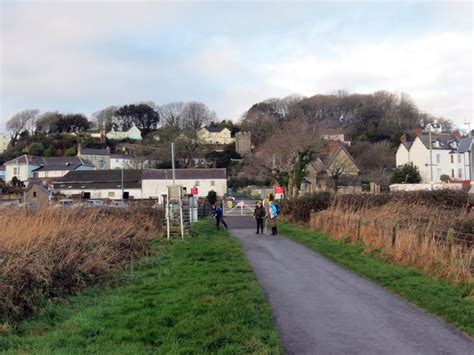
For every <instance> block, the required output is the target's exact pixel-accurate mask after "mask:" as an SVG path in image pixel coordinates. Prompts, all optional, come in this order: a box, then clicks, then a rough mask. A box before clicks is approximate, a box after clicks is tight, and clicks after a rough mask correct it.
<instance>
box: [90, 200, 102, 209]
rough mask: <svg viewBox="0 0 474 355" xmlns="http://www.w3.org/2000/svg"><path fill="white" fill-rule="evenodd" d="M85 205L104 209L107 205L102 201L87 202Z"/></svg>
mask: <svg viewBox="0 0 474 355" xmlns="http://www.w3.org/2000/svg"><path fill="white" fill-rule="evenodd" d="M85 203H87V204H89V205H90V206H92V207H104V206H105V203H104V201H102V200H87V201H86V202H85Z"/></svg>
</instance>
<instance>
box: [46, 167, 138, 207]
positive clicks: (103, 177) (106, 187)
mask: <svg viewBox="0 0 474 355" xmlns="http://www.w3.org/2000/svg"><path fill="white" fill-rule="evenodd" d="M141 180H142V171H141V170H123V175H122V171H121V170H95V171H72V172H70V173H68V174H66V175H65V176H64V177H63V178H61V179H58V180H56V181H54V183H53V187H54V191H55V192H59V193H61V194H63V195H65V196H66V197H79V196H80V197H82V198H86V199H89V198H91V199H111V200H121V199H122V191H123V193H124V194H123V197H124V199H142V198H143V196H142V188H141V185H142V181H141ZM122 181H123V190H122Z"/></svg>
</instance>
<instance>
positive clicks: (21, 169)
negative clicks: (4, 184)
mask: <svg viewBox="0 0 474 355" xmlns="http://www.w3.org/2000/svg"><path fill="white" fill-rule="evenodd" d="M15 168H16V169H17V173H16V174H15ZM38 168H39V166H38V165H28V164H14V163H11V164H8V165H5V173H6V177H5V178H6V181H11V180H12V179H13V177H14V176H16V177H17V178H18V179H19V180H21V181H23V182H24V181H26V180H28V179H30V178H32V177H33V170H35V169H38Z"/></svg>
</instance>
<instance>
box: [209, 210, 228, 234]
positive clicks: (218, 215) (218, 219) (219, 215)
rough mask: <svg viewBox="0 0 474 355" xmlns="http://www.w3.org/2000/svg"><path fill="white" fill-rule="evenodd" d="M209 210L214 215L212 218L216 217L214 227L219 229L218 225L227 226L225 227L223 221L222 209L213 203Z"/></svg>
mask: <svg viewBox="0 0 474 355" xmlns="http://www.w3.org/2000/svg"><path fill="white" fill-rule="evenodd" d="M211 211H212V215H213V216H214V218H215V219H216V227H217V229H220V227H219V225H220V224H221V222H222V224H223V225H224V227H226V228H228V227H227V224H226V223H225V221H224V211H223V210H222V208H220V207H217V206H216V205H215V204H214V205H212V206H211Z"/></svg>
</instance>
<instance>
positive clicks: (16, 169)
mask: <svg viewBox="0 0 474 355" xmlns="http://www.w3.org/2000/svg"><path fill="white" fill-rule="evenodd" d="M13 175H15V176H16V175H18V168H13Z"/></svg>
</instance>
